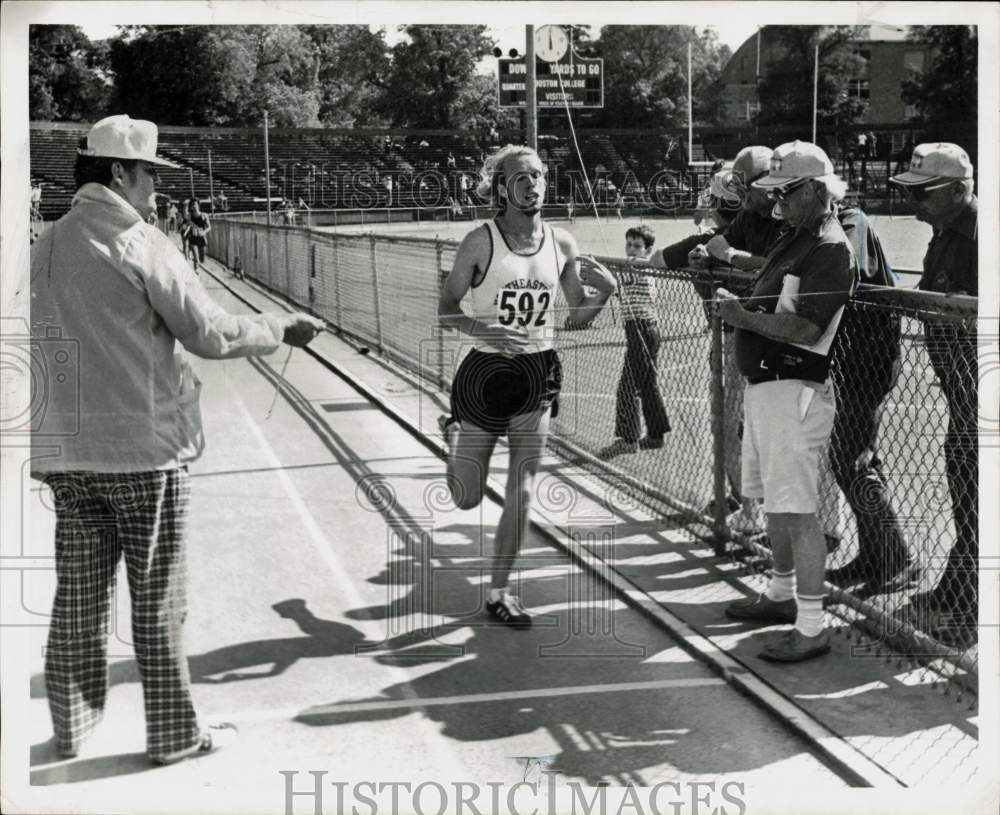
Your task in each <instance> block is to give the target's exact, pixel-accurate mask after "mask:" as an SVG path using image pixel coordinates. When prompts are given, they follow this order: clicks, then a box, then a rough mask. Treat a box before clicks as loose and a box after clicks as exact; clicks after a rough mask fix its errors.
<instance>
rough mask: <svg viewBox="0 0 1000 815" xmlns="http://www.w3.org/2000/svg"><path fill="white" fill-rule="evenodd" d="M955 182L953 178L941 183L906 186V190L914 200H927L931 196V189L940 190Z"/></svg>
mask: <svg viewBox="0 0 1000 815" xmlns="http://www.w3.org/2000/svg"><path fill="white" fill-rule="evenodd" d="M954 183H955V182H954V181H953V180H950V181H945V182H943V183H941V184H931V185H929V186H926V187H906V188H905V189H906V192H907V193H908V194H909V196H910V198H912V199H913V200H914V201H926V200H927V199H928V198H930V197H931V196H930V192H931V190H940V189H942V188H943V187H950V186H951V185H952V184H954Z"/></svg>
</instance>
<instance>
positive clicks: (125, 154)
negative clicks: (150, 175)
mask: <svg viewBox="0 0 1000 815" xmlns="http://www.w3.org/2000/svg"><path fill="white" fill-rule="evenodd" d="M157 138H158V130H157V128H156V125H155V124H153V123H152V122H147V121H145V120H143V119H132V118H130V117H128V116H125V115H119V116H108V117H107V118H105V119H101V121H99V122H98V123H97V124H95V125H94V126H93V127H92V128H90V132H89V133H88V134H87V146H86V147H85V148H81V149H80V151H79V152H80V154H81V155H84V156H94V157H101V158H120V159H128V160H132V161H145V162H148V163H149V164H156V165H158V166H160V167H179V166H180V165H179V164H174V163H173V162H172V161H167V160H166V159H164V158H158V157H157V155H156V145H157Z"/></svg>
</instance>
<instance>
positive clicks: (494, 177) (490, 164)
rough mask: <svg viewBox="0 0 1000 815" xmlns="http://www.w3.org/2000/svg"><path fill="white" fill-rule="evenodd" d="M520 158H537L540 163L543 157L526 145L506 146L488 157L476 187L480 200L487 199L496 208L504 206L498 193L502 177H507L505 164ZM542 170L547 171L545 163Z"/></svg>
mask: <svg viewBox="0 0 1000 815" xmlns="http://www.w3.org/2000/svg"><path fill="white" fill-rule="evenodd" d="M518 156H535V158H537V159H538V160H539V161H541V160H542V157H541V156H539V155H538V151H537V150H533V149H532V148H530V147H528V146H527V145H524V144H505V145H504V146H503V147H501V148H500V149H499V150H497V151H496V152H495V153H494V154H493V155H491V156H487V157H486V161H484V162H483V168H482V169H481V170H480V171H479V184H477V185H476V194H477V195H478V196H479V197H480V198H484V199H487V200H488V201H489V202H490V203H491V204H493V205H494V206H496V205H502V204H503V201H502V200H501V199H500V196H499V194H498V193H497V184H498V183H499V181H500V177H501V176H503V175H505V171H504V164H505V162H506V161H507V159H510V158H517V157H518ZM542 169H543V170H544V169H545V164H544V162H543V163H542Z"/></svg>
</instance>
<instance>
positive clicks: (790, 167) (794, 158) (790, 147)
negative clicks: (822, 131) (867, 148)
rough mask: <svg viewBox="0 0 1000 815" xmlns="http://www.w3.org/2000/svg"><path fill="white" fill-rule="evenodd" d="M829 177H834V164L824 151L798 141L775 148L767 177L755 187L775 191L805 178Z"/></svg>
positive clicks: (755, 184)
mask: <svg viewBox="0 0 1000 815" xmlns="http://www.w3.org/2000/svg"><path fill="white" fill-rule="evenodd" d="M828 175H833V162H831V161H830V159H829V157H828V156H827V155H826V153H824V152H823V149H822V148H820V147H817V146H816V145H815V144H813V143H812V142H807V141H798V140H796V141H792V142H788V143H787V144H783V145H781V146H780V147H777V148H775V150H774V153H773V154H772V155H771V167H770V169H769V170H768V173H767V175H766V176H764V177H763V178H760V179H758V180H757V181H755V182H754V183H753V185H754V186H755V187H762V188H765V189H775V188H778V187H785V186H788V185H789V184H791V183H793V182H795V181H799V180H801V179H803V178H823V177H824V176H828Z"/></svg>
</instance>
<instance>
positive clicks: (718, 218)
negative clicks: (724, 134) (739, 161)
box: [694, 162, 740, 235]
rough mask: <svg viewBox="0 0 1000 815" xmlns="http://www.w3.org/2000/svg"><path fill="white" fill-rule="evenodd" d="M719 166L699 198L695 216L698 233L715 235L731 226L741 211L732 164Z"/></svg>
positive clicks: (726, 163) (721, 163) (722, 163)
mask: <svg viewBox="0 0 1000 815" xmlns="http://www.w3.org/2000/svg"><path fill="white" fill-rule="evenodd" d="M717 164H719V165H721V166H720V167H719V169H718V170H717V171H716V172H715V173H713V175H712V178H711V180H710V181H709V185H708V187H706V188H705V189H704V190H702V192H701V194H700V195H699V196H698V206H697V209H695V215H694V224H695V226H697V227H698V231H699V232H711V233H712V234H713V235H714V234H715V233H716V232H717V231H718V230H720V229H725V228H726V227H727V226H729V224H730V222H732V220H733V218H735V217H736V213H737V212H739V209H740V196H739V193H738V192H737V191H736V186H735V185H734V184H733V169H732V168H733V164H732V162H717Z"/></svg>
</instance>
